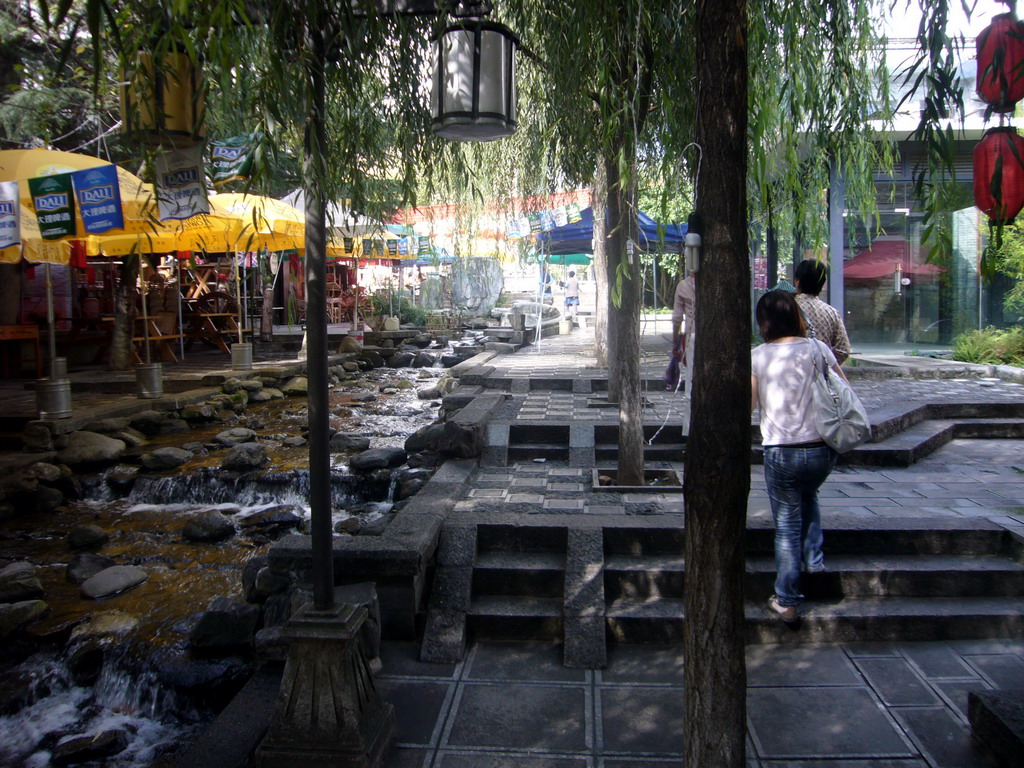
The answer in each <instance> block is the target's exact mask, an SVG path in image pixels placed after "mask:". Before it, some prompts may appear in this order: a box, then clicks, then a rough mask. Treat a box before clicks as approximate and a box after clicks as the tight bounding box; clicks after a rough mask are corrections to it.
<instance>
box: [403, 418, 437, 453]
mask: <svg viewBox="0 0 1024 768" xmlns="http://www.w3.org/2000/svg"><path fill="white" fill-rule="evenodd" d="M442 434H444V424H441V423H434V424H427V425H426V426H425V427H420V428H419V429H417V430H416V431H415V432H413V433H412V434H411V435H409V436H408V437H407V438H405V450H406V451H408V452H409V453H419V452H420V451H434V450H437V441H438V440H440V439H441V435H442Z"/></svg>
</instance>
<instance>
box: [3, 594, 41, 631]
mask: <svg viewBox="0 0 1024 768" xmlns="http://www.w3.org/2000/svg"><path fill="white" fill-rule="evenodd" d="M48 610H50V606H48V605H47V604H46V603H44V602H43V601H42V600H24V601H22V602H20V603H3V604H0V640H4V639H5V638H7V636H8V635H10V634H11V633H12V632H13V631H14V630H16V629H19V628H21V627H23V626H25V625H26V624H28V623H30V622H33V621H35V620H36V619H38V618H39V617H40V616H42V615H43V614H45V613H46V612H47V611H48Z"/></svg>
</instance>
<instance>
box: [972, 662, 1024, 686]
mask: <svg viewBox="0 0 1024 768" xmlns="http://www.w3.org/2000/svg"><path fill="white" fill-rule="evenodd" d="M964 661H966V662H967V663H968V664H969V665H970V666H971V667H972V668H973V669H976V670H977V671H978V672H979V673H980V674H981V676H982V677H983V678H984V679H985V680H986V681H987V682H989V683H990V684H991V685H992V687H993V688H1004V689H1006V688H1010V689H1012V688H1018V689H1020V688H1024V660H1022V659H1021V658H1020V657H1018V656H1014V655H1010V654H1007V655H999V656H992V655H986V656H966V655H965V656H964Z"/></svg>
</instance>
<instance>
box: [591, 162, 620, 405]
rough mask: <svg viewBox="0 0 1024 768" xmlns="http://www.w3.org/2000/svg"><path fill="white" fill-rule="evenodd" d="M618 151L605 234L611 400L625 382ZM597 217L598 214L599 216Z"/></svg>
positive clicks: (610, 169) (610, 175) (607, 176)
mask: <svg viewBox="0 0 1024 768" xmlns="http://www.w3.org/2000/svg"><path fill="white" fill-rule="evenodd" d="M614 157H615V154H614V150H612V151H611V152H609V153H608V154H607V155H605V156H604V158H603V159H604V181H605V211H604V214H605V233H604V273H605V282H606V283H607V285H608V303H607V304H606V309H607V312H608V327H607V329H606V330H607V335H606V339H605V341H606V345H607V352H608V402H609V403H617V402H619V397H620V387H621V382H620V380H619V376H620V374H621V368H620V367H619V366H618V365H617V364H616V362H617V361H618V360H620V359H621V357H622V355H621V354H619V329H620V328H621V324H620V323H619V320H618V315H619V312H620V311H621V310H620V308H619V307H616V306H615V299H614V297H615V295H616V281H617V279H618V274H619V264H620V263H621V261H622V257H623V254H624V251H625V248H624V246H623V244H624V242H625V239H624V238H623V236H622V228H621V227H620V226H619V223H620V222H619V212H620V209H621V207H622V199H621V191H620V189H619V187H620V184H621V180H620V178H619V167H618V165H617V164H616V163H617V161H616V160H615V159H614ZM595 218H596V217H595Z"/></svg>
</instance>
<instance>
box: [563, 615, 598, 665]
mask: <svg viewBox="0 0 1024 768" xmlns="http://www.w3.org/2000/svg"><path fill="white" fill-rule="evenodd" d="M563 653H564V657H563V662H562V663H563V664H565V666H567V667H569V668H571V669H602V668H604V667H605V666H606V665H607V664H608V648H607V643H606V641H605V625H604V616H603V615H601V616H566V617H565V640H564V644H563Z"/></svg>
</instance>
